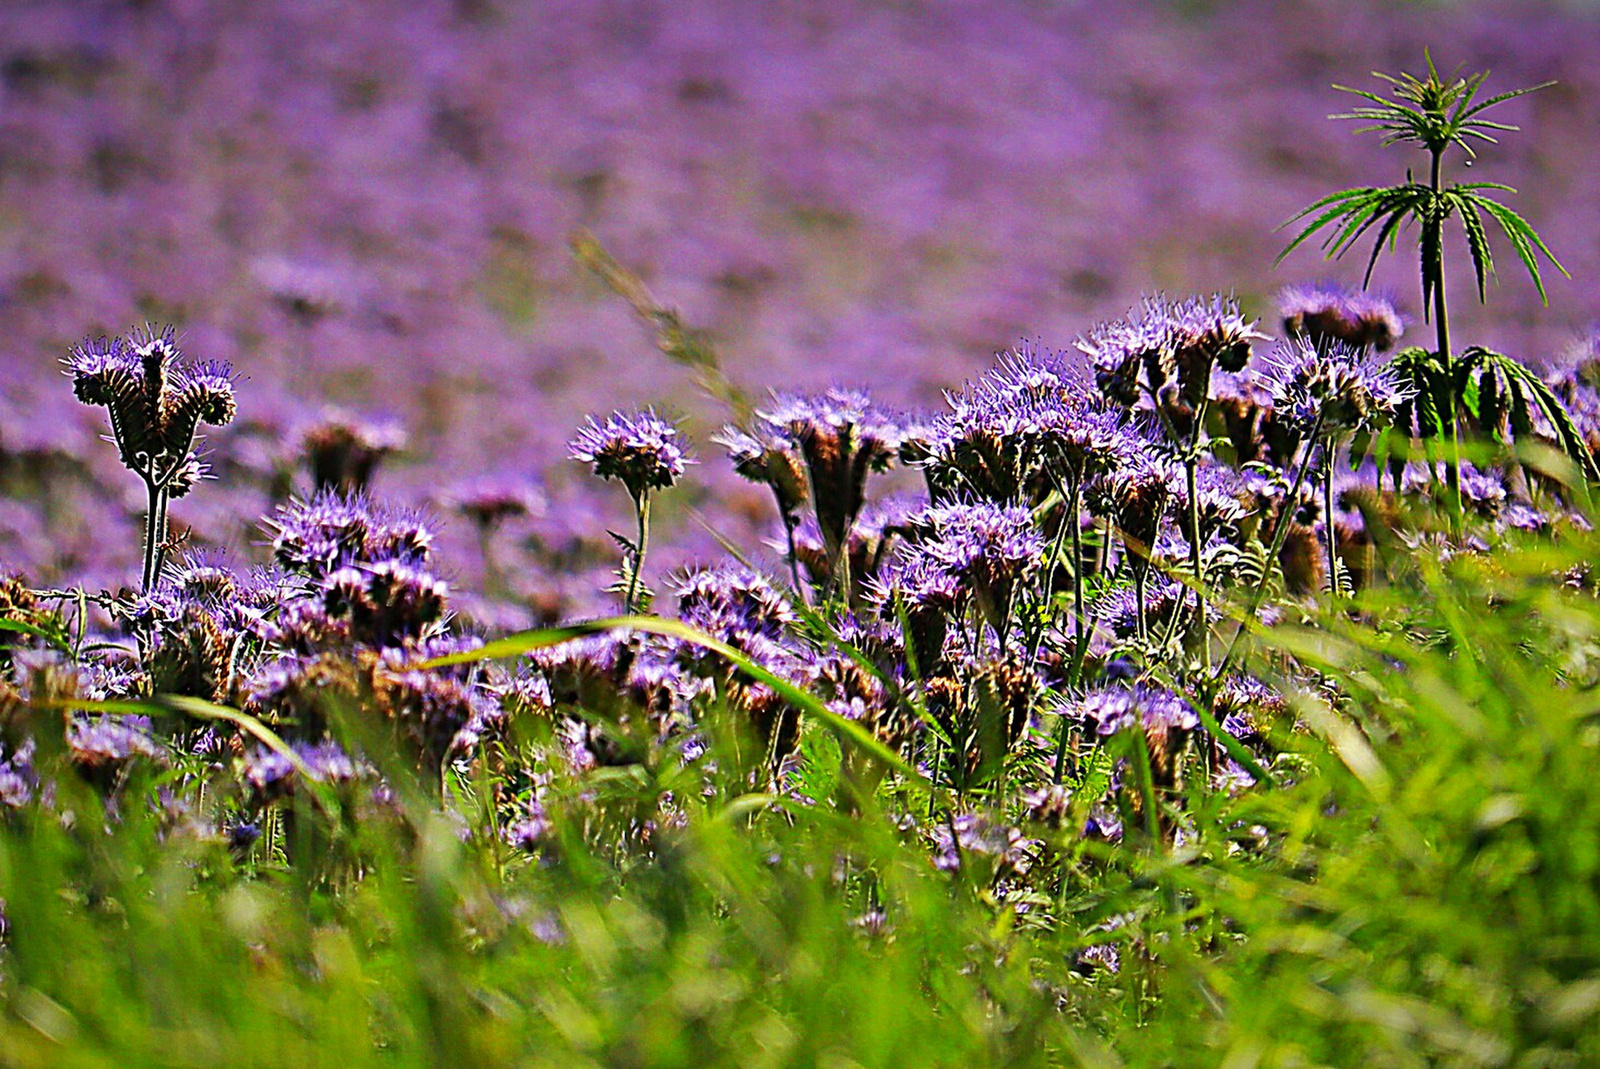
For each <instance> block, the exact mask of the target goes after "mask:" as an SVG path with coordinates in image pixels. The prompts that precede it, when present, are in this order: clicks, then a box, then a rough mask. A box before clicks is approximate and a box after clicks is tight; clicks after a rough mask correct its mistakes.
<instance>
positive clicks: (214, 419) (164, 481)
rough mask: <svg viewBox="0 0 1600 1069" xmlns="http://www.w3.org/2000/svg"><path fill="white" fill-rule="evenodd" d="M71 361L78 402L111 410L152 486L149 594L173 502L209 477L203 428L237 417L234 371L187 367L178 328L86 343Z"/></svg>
mask: <svg viewBox="0 0 1600 1069" xmlns="http://www.w3.org/2000/svg"><path fill="white" fill-rule="evenodd" d="M65 363H66V372H67V374H68V375H70V376H72V388H73V392H74V393H75V394H76V395H77V397H78V400H80V401H82V402H83V403H85V404H89V405H97V406H101V407H104V408H105V409H106V411H107V413H108V414H109V416H110V419H111V437H112V441H114V442H115V443H116V446H117V454H118V458H119V459H120V460H121V461H122V464H123V466H124V467H126V468H127V469H128V470H129V471H131V472H133V473H134V474H135V475H137V476H139V478H140V479H141V480H143V482H144V484H145V490H146V496H147V498H148V504H149V507H148V510H147V512H146V518H145V544H144V574H143V588H144V589H145V590H149V589H150V588H151V587H152V585H154V583H155V581H156V578H157V576H158V575H159V574H160V571H161V563H162V559H163V556H164V555H165V551H166V538H167V505H168V502H169V501H170V500H171V499H172V498H175V497H182V496H184V495H185V494H187V493H188V492H189V491H190V490H192V489H193V488H194V486H195V484H196V483H197V482H199V481H200V480H201V479H202V478H204V477H205V474H206V467H205V465H204V463H202V462H201V461H200V459H199V458H198V457H197V456H196V454H195V452H194V447H195V440H196V435H197V434H198V432H199V429H200V427H201V425H202V424H204V425H208V426H213V427H220V426H224V425H225V424H228V423H230V422H232V421H233V417H234V415H235V414H236V411H237V404H236V401H235V399H234V392H233V380H232V377H231V372H230V371H229V369H228V367H227V366H226V365H225V364H213V363H208V364H197V365H189V364H186V363H184V361H183V354H182V353H181V352H180V351H179V349H178V346H177V344H176V343H175V342H174V341H173V331H172V328H171V327H167V328H165V329H164V330H161V331H156V330H155V329H153V328H149V327H147V328H145V329H143V330H136V331H133V332H132V333H130V334H128V335H127V336H126V337H122V338H111V339H107V338H99V339H93V340H89V341H85V342H83V343H82V344H80V345H77V346H75V347H74V348H73V349H72V352H71V353H70V355H69V356H68V357H67V359H66V362H65Z"/></svg>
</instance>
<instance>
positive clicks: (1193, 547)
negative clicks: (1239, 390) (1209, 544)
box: [1183, 400, 1211, 664]
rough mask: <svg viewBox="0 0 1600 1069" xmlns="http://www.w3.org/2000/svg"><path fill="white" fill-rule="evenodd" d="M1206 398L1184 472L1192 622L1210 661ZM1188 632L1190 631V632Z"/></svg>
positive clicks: (1184, 462) (1200, 409)
mask: <svg viewBox="0 0 1600 1069" xmlns="http://www.w3.org/2000/svg"><path fill="white" fill-rule="evenodd" d="M1208 403H1209V401H1208V400H1205V401H1201V402H1200V405H1199V409H1198V411H1196V412H1195V417H1194V433H1193V436H1192V438H1191V439H1190V441H1189V451H1188V454H1187V455H1186V456H1185V457H1184V461H1183V470H1184V476H1185V478H1186V479H1187V481H1188V490H1189V563H1190V565H1191V566H1192V567H1193V568H1194V623H1193V624H1192V627H1194V628H1195V629H1196V630H1198V631H1199V632H1200V638H1201V642H1202V644H1203V649H1204V655H1205V660H1203V661H1201V662H1200V663H1201V664H1210V663H1211V628H1209V627H1207V626H1206V573H1205V558H1204V556H1203V554H1202V553H1201V546H1200V488H1199V477H1200V435H1201V432H1202V428H1203V427H1204V426H1205V419H1206V406H1207V404H1208ZM1191 634H1192V633H1191Z"/></svg>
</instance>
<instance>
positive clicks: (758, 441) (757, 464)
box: [711, 425, 810, 526]
mask: <svg viewBox="0 0 1600 1069" xmlns="http://www.w3.org/2000/svg"><path fill="white" fill-rule="evenodd" d="M711 440H712V441H714V442H716V443H717V444H718V445H720V446H722V447H723V448H725V449H726V450H727V451H728V459H729V460H731V461H733V470H734V471H736V472H737V473H738V474H739V475H740V477H741V478H745V479H748V480H750V481H751V482H753V483H761V484H762V485H764V486H767V487H769V488H770V489H771V490H772V495H773V498H774V499H775V500H776V501H777V503H778V513H779V514H780V515H781V516H782V517H783V520H784V523H785V524H788V525H790V526H792V525H793V524H794V523H795V519H796V517H797V516H798V515H799V513H800V509H801V508H802V507H803V506H804V505H805V503H806V498H807V497H808V496H809V495H810V490H809V488H808V486H807V483H806V469H805V464H804V462H803V461H802V460H801V458H800V453H799V450H798V449H797V448H796V446H795V444H794V443H793V442H791V441H789V440H788V439H786V438H784V437H781V436H779V435H776V434H773V433H772V432H771V429H770V428H760V429H758V431H757V432H756V433H754V434H751V433H749V432H746V431H743V430H741V429H739V428H738V427H735V426H732V425H729V426H727V427H724V428H723V429H722V431H721V433H719V434H715V435H713V436H712V438H711Z"/></svg>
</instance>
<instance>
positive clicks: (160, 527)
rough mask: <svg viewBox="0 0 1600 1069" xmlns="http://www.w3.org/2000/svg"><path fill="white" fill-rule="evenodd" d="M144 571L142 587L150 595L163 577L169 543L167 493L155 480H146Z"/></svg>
mask: <svg viewBox="0 0 1600 1069" xmlns="http://www.w3.org/2000/svg"><path fill="white" fill-rule="evenodd" d="M144 485H145V502H146V508H145V516H144V571H143V574H142V576H141V586H142V588H143V589H144V591H145V592H146V593H149V592H150V590H152V589H153V588H154V587H155V585H156V580H157V579H158V578H160V576H161V561H162V556H163V555H164V553H165V550H166V541H167V491H166V488H165V487H164V486H160V485H158V484H157V483H156V482H155V481H154V480H152V479H147V480H145V484H144Z"/></svg>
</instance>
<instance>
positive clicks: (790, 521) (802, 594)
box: [779, 510, 811, 605]
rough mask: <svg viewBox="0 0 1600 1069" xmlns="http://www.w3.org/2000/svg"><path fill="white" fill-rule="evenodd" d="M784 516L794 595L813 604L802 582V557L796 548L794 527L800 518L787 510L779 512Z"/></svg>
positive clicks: (803, 602) (802, 602) (784, 529)
mask: <svg viewBox="0 0 1600 1069" xmlns="http://www.w3.org/2000/svg"><path fill="white" fill-rule="evenodd" d="M779 514H780V515H781V516H782V517H783V536H784V538H785V539H786V540H787V541H788V543H789V578H790V580H791V581H793V583H794V596H795V597H797V598H799V599H800V604H802V605H809V604H811V602H810V599H808V598H807V597H806V588H805V587H804V586H803V585H801V583H800V558H799V556H798V554H796V553H795V549H794V529H795V526H796V525H797V524H798V523H799V520H798V519H797V518H796V517H794V516H792V515H791V514H789V513H787V512H782V511H781V510H780V513H779Z"/></svg>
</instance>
